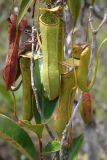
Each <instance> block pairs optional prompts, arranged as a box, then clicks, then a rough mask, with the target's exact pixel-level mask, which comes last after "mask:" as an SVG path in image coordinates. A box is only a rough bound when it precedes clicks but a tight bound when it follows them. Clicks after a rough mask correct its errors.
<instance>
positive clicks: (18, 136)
mask: <svg viewBox="0 0 107 160" xmlns="http://www.w3.org/2000/svg"><path fill="white" fill-rule="evenodd" d="M0 137H1V138H3V139H4V140H6V141H7V142H9V143H10V144H11V145H13V146H14V147H15V148H16V149H18V150H19V151H20V152H22V153H23V154H25V155H26V156H27V157H28V158H29V160H36V150H35V147H34V144H33V143H32V141H31V139H30V137H29V135H28V134H27V133H26V132H25V131H24V130H23V129H22V128H21V127H20V126H19V125H17V124H16V123H15V122H14V121H13V120H11V119H10V118H8V117H6V116H5V115H2V114H0Z"/></svg>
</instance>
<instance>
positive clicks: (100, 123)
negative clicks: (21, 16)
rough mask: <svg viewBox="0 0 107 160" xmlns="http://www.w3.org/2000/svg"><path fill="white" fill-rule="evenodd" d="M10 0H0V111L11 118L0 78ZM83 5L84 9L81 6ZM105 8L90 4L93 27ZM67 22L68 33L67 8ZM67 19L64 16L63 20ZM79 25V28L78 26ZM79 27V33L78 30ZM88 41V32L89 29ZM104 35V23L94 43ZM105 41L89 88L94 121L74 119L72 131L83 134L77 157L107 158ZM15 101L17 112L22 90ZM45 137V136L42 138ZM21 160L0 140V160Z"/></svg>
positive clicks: (105, 0)
mask: <svg viewBox="0 0 107 160" xmlns="http://www.w3.org/2000/svg"><path fill="white" fill-rule="evenodd" d="M12 2H13V1H12V0H8V1H4V0H0V113H2V114H5V115H7V116H9V117H13V99H12V95H11V93H10V92H7V91H6V90H5V87H4V82H3V78H2V69H3V65H4V62H5V58H6V54H7V51H8V29H7V18H8V17H9V15H10V13H11V9H12ZM14 2H15V3H14V7H17V6H18V5H19V1H18V0H15V1H14ZM88 7H89V4H88V1H84V0H83V4H82V11H81V14H84V17H85V18H84V19H83V17H82V19H81V17H80V19H79V20H80V21H81V25H77V36H79V41H81V38H83V35H81V34H84V33H83V26H84V23H85V21H86V19H87V17H88ZM84 8H85V9H84ZM106 8H107V0H96V1H95V6H94V14H93V15H94V25H95V27H97V26H98V25H99V23H100V22H101V20H102V18H103V15H104V10H105V9H106ZM65 14H66V15H65V16H66V20H67V21H68V25H67V26H66V31H67V33H68V38H69V31H70V27H72V24H71V23H70V19H69V18H70V16H69V15H70V14H69V12H68V10H67V11H66V13H65ZM67 18H68V19H67ZM78 28H79V29H78ZM78 30H79V32H78ZM89 36H90V41H91V33H90V31H89ZM105 37H107V23H106V24H105V25H104V26H103V28H102V29H101V30H100V32H99V33H98V35H97V41H98V45H99V44H100V43H101V41H102V40H103V39H104V38H105ZM106 52H107V43H106V44H105V45H104V46H103V49H102V50H101V52H100V56H99V57H100V64H99V67H98V72H97V80H96V82H95V85H94V87H93V89H92V91H91V92H92V101H93V102H92V103H93V107H94V120H93V123H92V124H91V125H90V126H85V125H84V124H83V122H82V120H80V119H81V118H80V117H79V118H78V117H77V118H76V120H75V126H76V127H75V128H74V132H75V133H77V132H79V133H81V132H82V133H84V144H83V145H82V149H81V151H80V153H79V155H78V160H107V53H106ZM15 95H16V100H17V111H18V112H19V114H20V110H21V97H22V89H21V88H20V89H19V90H18V91H17V92H15ZM45 140H46V139H45ZM7 159H8V160H19V159H22V160H24V159H25V157H24V156H22V155H20V153H19V152H18V151H16V150H15V149H13V148H12V147H11V146H10V145H8V144H7V143H5V142H4V141H3V140H1V139H0V160H7Z"/></svg>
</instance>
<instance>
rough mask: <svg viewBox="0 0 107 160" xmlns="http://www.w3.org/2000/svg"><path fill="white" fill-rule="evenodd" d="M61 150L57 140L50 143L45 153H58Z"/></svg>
mask: <svg viewBox="0 0 107 160" xmlns="http://www.w3.org/2000/svg"><path fill="white" fill-rule="evenodd" d="M59 150H60V143H59V141H57V140H54V141H50V142H48V144H47V145H46V146H45V148H44V152H45V153H51V152H57V151H59Z"/></svg>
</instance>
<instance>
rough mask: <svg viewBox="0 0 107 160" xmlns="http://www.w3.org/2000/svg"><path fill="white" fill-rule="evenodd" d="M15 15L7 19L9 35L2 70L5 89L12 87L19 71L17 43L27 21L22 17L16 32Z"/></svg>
mask: <svg viewBox="0 0 107 160" xmlns="http://www.w3.org/2000/svg"><path fill="white" fill-rule="evenodd" d="M16 20H17V17H16V15H13V14H12V15H11V16H10V18H9V19H8V33H9V38H8V40H9V50H8V54H7V58H6V62H5V66H4V68H3V78H4V81H5V86H6V88H7V89H10V87H11V86H12V85H13V83H14V81H15V80H16V76H17V75H18V74H17V71H18V70H19V65H18V64H19V63H18V52H19V41H20V35H21V32H22V31H23V29H24V28H25V27H26V26H28V23H27V19H26V17H24V18H23V19H22V21H21V22H20V24H19V26H18V30H17V31H16Z"/></svg>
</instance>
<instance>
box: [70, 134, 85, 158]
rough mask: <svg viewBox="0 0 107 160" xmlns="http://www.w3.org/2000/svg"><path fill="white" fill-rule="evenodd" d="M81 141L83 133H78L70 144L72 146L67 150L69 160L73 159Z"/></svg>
mask: <svg viewBox="0 0 107 160" xmlns="http://www.w3.org/2000/svg"><path fill="white" fill-rule="evenodd" d="M82 142H83V135H80V136H78V137H76V138H74V139H73V144H72V146H73V147H71V148H70V150H69V160H73V159H74V158H75V156H76V155H77V153H78V151H79V149H80V147H81V145H82Z"/></svg>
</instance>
